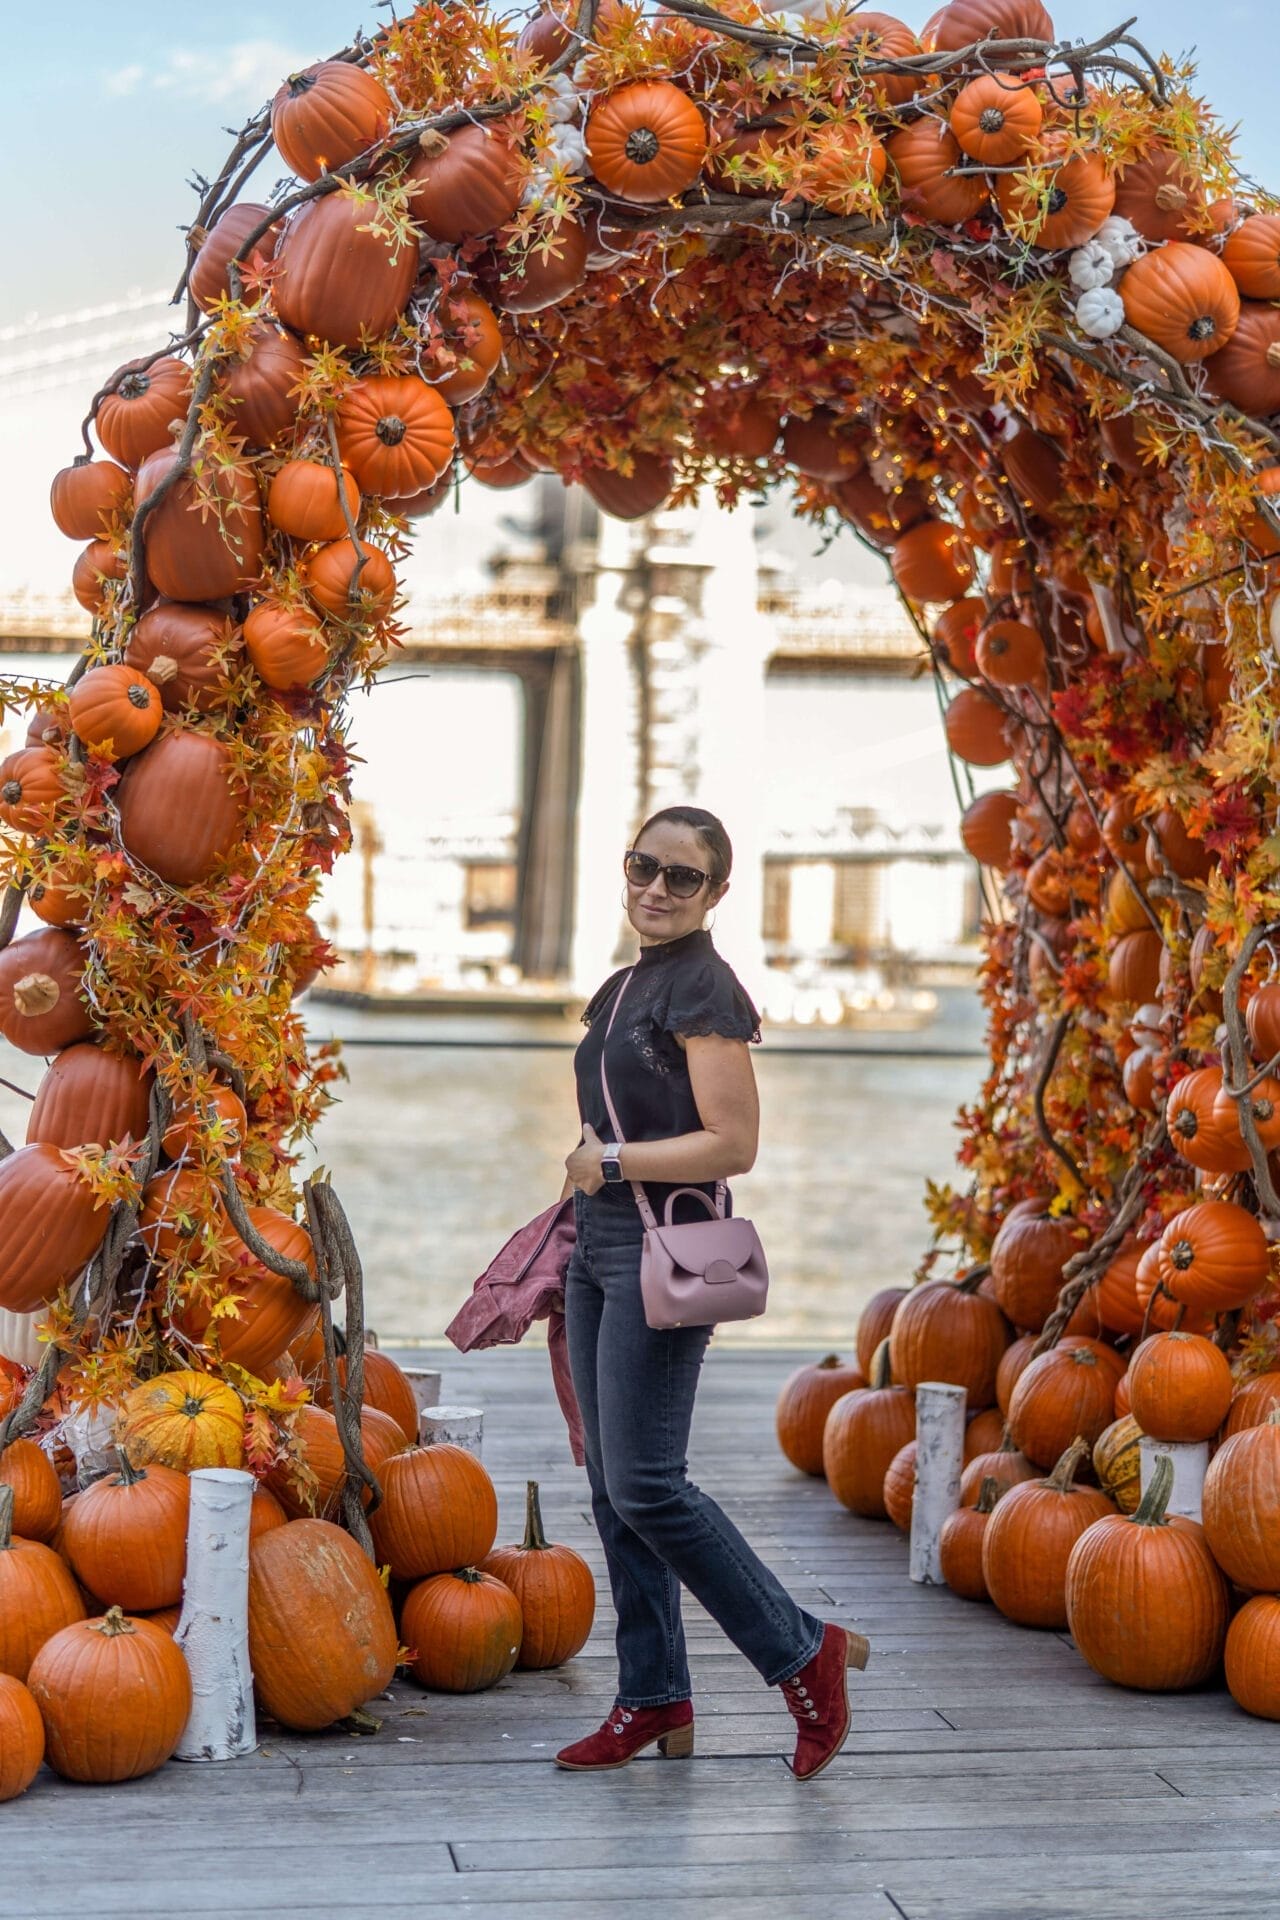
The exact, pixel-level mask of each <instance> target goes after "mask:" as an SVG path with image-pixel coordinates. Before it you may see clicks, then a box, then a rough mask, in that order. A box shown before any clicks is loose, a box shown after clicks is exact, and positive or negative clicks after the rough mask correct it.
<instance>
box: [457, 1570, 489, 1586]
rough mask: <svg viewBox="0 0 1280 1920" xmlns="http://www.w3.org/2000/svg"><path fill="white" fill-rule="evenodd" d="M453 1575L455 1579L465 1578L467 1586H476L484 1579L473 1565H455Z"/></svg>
mask: <svg viewBox="0 0 1280 1920" xmlns="http://www.w3.org/2000/svg"><path fill="white" fill-rule="evenodd" d="M453 1577H454V1579H455V1580H465V1581H466V1583H467V1585H468V1586H469V1587H478V1586H479V1585H480V1582H481V1581H482V1580H483V1579H484V1575H483V1574H482V1573H481V1572H479V1571H478V1569H477V1568H475V1567H455V1568H454V1570H453Z"/></svg>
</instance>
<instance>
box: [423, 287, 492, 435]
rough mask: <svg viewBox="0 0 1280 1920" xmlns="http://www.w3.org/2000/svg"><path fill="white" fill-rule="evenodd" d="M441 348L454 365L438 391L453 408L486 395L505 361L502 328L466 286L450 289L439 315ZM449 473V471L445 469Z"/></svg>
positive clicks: (478, 296)
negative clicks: (487, 389) (502, 360)
mask: <svg viewBox="0 0 1280 1920" xmlns="http://www.w3.org/2000/svg"><path fill="white" fill-rule="evenodd" d="M436 319H437V320H438V322H439V324H440V329H441V345H442V346H443V347H444V348H445V350H446V351H447V352H449V353H450V354H451V355H452V356H453V360H454V366H453V369H452V371H451V372H449V373H446V374H445V376H444V378H443V379H439V380H436V382H435V390H436V392H437V393H438V394H439V395H440V397H441V399H442V400H447V401H448V403H449V405H450V406H451V407H461V406H464V405H465V404H466V402H467V401H468V400H474V399H475V398H476V397H477V395H479V394H481V393H483V392H484V390H485V388H486V387H487V386H488V384H489V382H490V380H491V379H492V378H493V375H494V373H495V372H496V370H497V367H498V365H499V363H500V361H501V359H502V329H501V328H500V327H499V325H498V316H497V314H496V313H495V312H494V311H493V308H492V307H491V306H490V305H489V302H488V301H487V300H482V299H481V298H480V295H479V294H478V293H473V292H471V291H470V290H469V289H467V288H465V287H459V288H451V289H450V291H449V292H448V294H447V295H446V296H445V298H444V299H443V300H442V301H441V304H440V306H439V308H438V309H437V312H436ZM445 470H447V469H445Z"/></svg>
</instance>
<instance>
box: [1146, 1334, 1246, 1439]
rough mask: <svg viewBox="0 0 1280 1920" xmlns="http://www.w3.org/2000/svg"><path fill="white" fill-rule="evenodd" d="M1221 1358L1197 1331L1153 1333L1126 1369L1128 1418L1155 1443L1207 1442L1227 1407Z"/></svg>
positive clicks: (1227, 1371) (1227, 1373) (1228, 1387)
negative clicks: (1158, 1441) (1170, 1441)
mask: <svg viewBox="0 0 1280 1920" xmlns="http://www.w3.org/2000/svg"><path fill="white" fill-rule="evenodd" d="M1231 1392H1232V1379H1231V1368H1230V1367H1229V1366H1228V1364H1227V1359H1226V1355H1225V1354H1224V1353H1223V1352H1222V1351H1221V1349H1220V1348H1218V1347H1215V1346H1214V1344H1213V1342H1212V1340H1206V1339H1205V1338H1204V1337H1203V1335H1201V1334H1198V1333H1181V1332H1179V1333H1157V1334H1154V1335H1153V1336H1152V1338H1151V1339H1149V1340H1144V1341H1143V1343H1142V1346H1141V1348H1140V1349H1139V1351H1138V1352H1137V1353H1136V1354H1135V1355H1134V1357H1133V1363H1132V1365H1131V1366H1130V1369H1129V1399H1130V1405H1131V1407H1132V1410H1133V1417H1134V1419H1135V1420H1136V1421H1137V1423H1138V1425H1139V1426H1140V1427H1141V1428H1142V1431H1143V1432H1144V1433H1149V1434H1151V1435H1152V1436H1153V1437H1154V1438H1155V1439H1157V1440H1209V1439H1211V1438H1212V1437H1213V1435H1214V1434H1215V1433H1216V1432H1217V1431H1218V1428H1219V1427H1220V1426H1221V1425H1222V1423H1223V1421H1224V1420H1225V1419H1226V1417H1227V1410H1228V1408H1229V1407H1230V1405H1231Z"/></svg>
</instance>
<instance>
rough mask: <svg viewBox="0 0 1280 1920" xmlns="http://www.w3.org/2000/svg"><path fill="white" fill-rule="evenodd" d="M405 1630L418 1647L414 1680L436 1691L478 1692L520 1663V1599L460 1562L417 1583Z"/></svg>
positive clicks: (405, 1613) (411, 1668)
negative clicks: (453, 1569)
mask: <svg viewBox="0 0 1280 1920" xmlns="http://www.w3.org/2000/svg"><path fill="white" fill-rule="evenodd" d="M400 1631H401V1632H402V1633H403V1634H404V1636H405V1638H406V1639H407V1640H408V1642H409V1644H410V1646H411V1648H412V1649H413V1658H412V1659H411V1660H410V1662H409V1671H410V1672H411V1673H412V1674H413V1677H414V1679H415V1680H418V1681H420V1682H421V1684H422V1685H423V1686H424V1687H431V1688H433V1689H434V1690H435V1691H436V1692H437V1693H478V1692H480V1691H481V1690H482V1689H483V1688H485V1687H492V1686H496V1685H497V1683H498V1681H499V1680H505V1679H506V1677H507V1675H508V1674H509V1673H510V1671H511V1669H512V1668H513V1667H514V1666H515V1663H516V1659H517V1657H518V1655H519V1652H520V1640H521V1635H522V1632H523V1621H522V1617H521V1613H520V1602H519V1601H518V1600H517V1598H516V1596H515V1594H514V1593H512V1591H511V1589H510V1587H507V1586H504V1585H503V1583H502V1581H501V1580H496V1579H495V1578H494V1577H493V1575H492V1574H489V1573H481V1572H480V1571H479V1570H478V1569H477V1568H475V1567H459V1568H458V1569H457V1570H456V1571H454V1572H450V1573H437V1574H434V1575H432V1576H431V1577H430V1578H429V1579H426V1580H421V1581H419V1582H418V1584H417V1586H415V1587H414V1589H413V1591H412V1592H411V1593H410V1594H409V1597H408V1598H407V1600H406V1601H405V1603H404V1610H403V1612H402V1614H401V1617H400Z"/></svg>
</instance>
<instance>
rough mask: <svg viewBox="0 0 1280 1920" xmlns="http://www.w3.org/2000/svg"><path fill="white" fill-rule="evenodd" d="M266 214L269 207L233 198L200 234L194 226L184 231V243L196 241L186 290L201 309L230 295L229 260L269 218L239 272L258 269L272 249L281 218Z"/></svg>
mask: <svg viewBox="0 0 1280 1920" xmlns="http://www.w3.org/2000/svg"><path fill="white" fill-rule="evenodd" d="M270 216H271V209H270V207H265V206H261V205H259V204H258V203H257V202H256V201H253V200H237V201H236V203H235V205H234V206H230V207H228V208H227V210H226V212H225V213H220V214H219V215H218V218H217V219H216V220H215V221H214V223H213V225H212V226H211V227H210V228H209V231H208V232H207V233H206V234H205V235H204V236H203V238H200V237H199V230H198V229H196V228H193V229H192V230H191V232H190V233H189V234H188V236H187V244H188V246H190V245H191V244H192V243H193V242H197V241H198V245H197V250H196V255H195V258H194V260H193V261H192V262H191V271H190V273H189V274H188V276H187V290H188V292H189V293H190V295H191V298H192V299H193V300H194V301H195V303H196V305H197V306H198V307H199V308H201V309H202V311H203V312H205V313H212V311H213V309H214V308H215V307H216V306H217V304H218V302H219V300H223V299H229V298H230V295H231V262H232V260H234V259H235V258H236V256H237V255H238V254H239V253H240V251H241V250H242V248H243V247H244V244H245V242H246V241H247V240H248V238H249V235H250V234H251V233H257V231H258V229H259V227H261V226H262V224H263V222H264V221H270V224H269V225H268V226H267V227H266V229H265V230H264V232H263V233H262V234H261V236H260V237H259V238H258V239H257V240H255V241H254V243H253V246H252V248H251V249H250V252H249V256H248V258H247V260H245V261H244V262H243V263H242V265H241V273H242V275H243V274H244V272H245V270H246V268H247V269H248V270H250V271H251V272H253V273H254V274H261V273H262V271H263V269H264V268H265V267H266V265H267V262H268V261H269V260H270V259H271V257H272V255H273V254H274V253H275V250H276V241H277V240H278V239H279V237H280V227H281V222H280V221H279V220H271V219H270Z"/></svg>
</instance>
